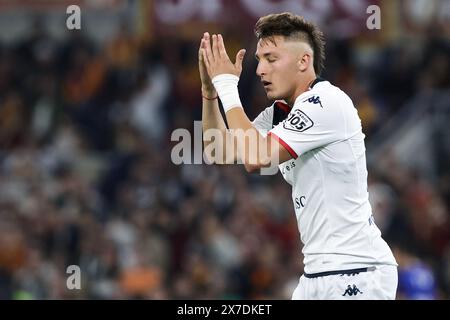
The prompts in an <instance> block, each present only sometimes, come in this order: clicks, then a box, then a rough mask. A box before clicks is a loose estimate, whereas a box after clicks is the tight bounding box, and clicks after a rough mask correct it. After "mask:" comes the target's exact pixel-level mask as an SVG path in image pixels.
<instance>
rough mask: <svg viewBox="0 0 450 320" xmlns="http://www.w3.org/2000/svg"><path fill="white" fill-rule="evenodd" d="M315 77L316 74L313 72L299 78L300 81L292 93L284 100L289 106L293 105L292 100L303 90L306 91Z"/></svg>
mask: <svg viewBox="0 0 450 320" xmlns="http://www.w3.org/2000/svg"><path fill="white" fill-rule="evenodd" d="M316 78H317V76H316V75H315V74H314V73H313V74H310V75H308V76H307V77H305V78H303V79H302V80H301V82H300V83H299V85H298V86H297V88H296V89H295V91H294V94H293V95H292V96H291V97H290V98H288V99H286V102H287V103H288V104H289V106H290V107H291V108H292V107H293V106H294V102H295V100H296V99H297V97H298V96H299V95H301V94H302V93H303V92H306V91H308V90H309V88H310V86H311V84H312V83H313V81H314V80H316Z"/></svg>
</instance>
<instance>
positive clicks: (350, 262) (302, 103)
mask: <svg viewBox="0 0 450 320" xmlns="http://www.w3.org/2000/svg"><path fill="white" fill-rule="evenodd" d="M255 34H256V37H257V39H258V44H257V50H256V54H255V56H256V59H257V60H258V67H257V70H256V73H257V75H258V76H259V77H260V79H261V83H262V85H263V86H264V89H265V91H266V93H267V97H268V98H269V99H271V100H273V101H274V103H273V104H272V105H271V106H270V107H268V108H266V109H265V110H263V111H262V112H261V113H260V114H259V115H258V116H257V117H256V119H255V120H254V121H250V120H249V119H248V117H247V115H246V114H245V112H244V109H243V107H242V103H241V101H240V98H239V93H238V87H237V85H238V81H239V76H240V73H241V70H242V61H243V57H244V54H245V50H240V51H239V52H238V53H237V56H236V62H235V63H232V62H231V61H230V59H229V57H228V54H227V52H226V49H225V45H224V41H223V38H222V36H221V35H220V34H219V35H212V36H210V35H209V34H208V33H205V34H204V35H203V38H202V39H201V44H200V49H199V69H200V76H201V80H202V95H203V119H202V121H203V130H204V132H207V130H208V129H211V128H215V129H219V130H220V132H221V133H222V134H223V135H224V136H227V135H230V134H231V132H232V131H233V130H234V131H235V130H238V129H240V130H241V131H243V132H245V133H246V136H247V137H248V136H251V135H249V133H253V134H254V135H256V136H257V139H258V141H257V143H258V144H259V145H260V146H263V147H258V148H251V147H249V146H248V139H246V138H245V137H246V136H244V135H234V136H233V139H235V140H236V142H237V144H236V148H237V151H238V152H237V154H238V155H239V156H240V158H241V160H242V162H243V164H244V165H245V167H246V169H247V171H254V170H258V169H261V168H264V167H266V166H268V165H270V164H273V163H277V164H279V169H280V171H281V173H282V175H283V177H284V179H285V180H286V181H287V182H288V183H289V184H290V185H291V186H292V200H293V205H294V208H295V214H296V217H297V222H298V228H299V231H300V235H301V240H302V242H303V244H304V246H303V254H304V274H303V275H302V276H301V277H300V280H299V283H298V286H297V288H296V289H295V290H294V292H293V295H292V299H395V297H396V290H397V281H398V278H397V263H396V260H395V258H394V256H393V254H392V251H391V249H390V248H389V246H388V245H387V243H386V242H385V241H384V240H383V239H382V237H381V232H380V230H379V229H378V227H377V226H376V225H375V223H374V219H373V216H372V209H371V206H370V203H369V200H368V191H367V169H366V158H365V146H364V134H363V133H362V128H361V121H360V119H359V116H358V113H357V110H356V109H355V107H354V105H353V103H352V100H351V99H350V98H349V97H348V96H347V94H345V93H344V92H343V91H341V90H340V89H339V88H337V87H336V86H334V85H332V84H331V83H330V82H328V81H326V80H324V79H322V78H320V77H319V75H320V73H321V70H322V68H323V64H324V58H325V57H324V56H325V55H324V46H325V43H324V39H323V34H322V33H321V31H320V30H318V29H317V27H316V26H315V25H314V24H312V23H310V22H308V21H306V20H304V19H303V18H302V17H300V16H297V15H294V14H291V13H281V14H271V15H268V16H265V17H262V18H260V19H259V21H258V22H257V23H256V26H255ZM218 98H219V99H220V100H221V102H222V106H223V109H224V112H225V116H226V120H227V123H228V128H227V127H226V126H225V123H224V120H223V118H222V117H221V114H220V111H219V105H218V100H217V99H218ZM218 140H220V139H218ZM210 143H217V145H216V147H220V148H221V150H223V151H224V156H223V158H218V159H217V158H216V159H214V161H215V162H216V163H232V162H233V161H234V160H236V157H235V152H233V151H234V150H230V149H229V148H226V144H222V145H220V142H218V141H214V142H210V141H205V148H206V147H207V146H208V145H209V144H210ZM263 149H266V150H268V151H267V152H262V151H263ZM251 159H253V161H250V160H251Z"/></svg>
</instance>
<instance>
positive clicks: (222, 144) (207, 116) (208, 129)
mask: <svg viewBox="0 0 450 320" xmlns="http://www.w3.org/2000/svg"><path fill="white" fill-rule="evenodd" d="M203 97H208V98H209V97H214V94H211V93H205V92H203ZM202 129H203V147H204V150H205V151H208V150H210V149H211V148H213V149H214V150H215V151H216V152H214V155H213V157H212V158H211V157H210V155H209V152H205V153H206V156H207V157H208V158H209V161H210V162H213V163H216V164H228V163H230V164H232V163H234V162H235V159H236V157H235V153H236V152H234V151H235V150H234V148H233V147H231V150H230V148H227V143H226V142H227V141H230V139H231V137H230V133H229V132H228V129H227V127H226V125H225V122H224V120H223V117H222V114H221V113H220V110H219V103H218V99H212V100H210V99H206V98H203V109H202ZM217 135H219V136H220V138H218V137H217ZM213 137H214V138H213ZM227 139H228V140H227ZM218 150H220V151H221V152H217V151H218ZM227 150H228V151H229V152H227ZM231 151H233V152H231Z"/></svg>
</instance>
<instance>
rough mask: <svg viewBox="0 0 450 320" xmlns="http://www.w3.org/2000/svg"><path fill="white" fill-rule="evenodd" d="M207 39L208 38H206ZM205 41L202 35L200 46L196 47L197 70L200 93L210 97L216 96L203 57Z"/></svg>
mask: <svg viewBox="0 0 450 320" xmlns="http://www.w3.org/2000/svg"><path fill="white" fill-rule="evenodd" d="M208 41H209V39H208ZM205 43H206V42H205V41H204V37H203V38H202V40H201V41H200V48H199V49H198V70H199V72H200V80H201V82H202V94H203V95H204V96H205V97H208V98H212V97H215V96H217V92H216V89H215V88H214V85H213V84H212V82H211V77H210V76H209V74H208V71H207V70H206V65H205V61H204V58H203V51H204V50H205V47H206V45H205Z"/></svg>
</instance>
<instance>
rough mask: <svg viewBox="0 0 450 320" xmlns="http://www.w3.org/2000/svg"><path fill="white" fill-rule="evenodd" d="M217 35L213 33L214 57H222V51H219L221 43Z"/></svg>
mask: <svg viewBox="0 0 450 320" xmlns="http://www.w3.org/2000/svg"><path fill="white" fill-rule="evenodd" d="M217 40H218V39H217V35H215V34H213V35H212V51H213V55H214V58H215V59H217V58H220V52H219V43H218V41H217Z"/></svg>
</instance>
